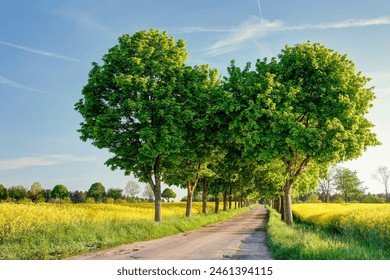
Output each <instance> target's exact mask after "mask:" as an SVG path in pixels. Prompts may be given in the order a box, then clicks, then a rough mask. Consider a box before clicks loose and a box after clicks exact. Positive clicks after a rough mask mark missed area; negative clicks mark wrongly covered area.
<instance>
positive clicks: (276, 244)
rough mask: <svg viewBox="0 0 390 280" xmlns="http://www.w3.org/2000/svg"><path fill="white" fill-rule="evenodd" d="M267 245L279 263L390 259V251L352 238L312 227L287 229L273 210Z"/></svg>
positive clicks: (270, 215) (300, 225) (295, 225)
mask: <svg viewBox="0 0 390 280" xmlns="http://www.w3.org/2000/svg"><path fill="white" fill-rule="evenodd" d="M269 210H270V213H269V222H268V225H267V245H268V247H269V250H270V253H271V255H272V257H273V258H274V259H279V260H389V259H390V252H389V251H388V250H384V249H383V248H380V247H378V246H376V245H375V244H369V243H367V242H364V241H361V240H358V239H355V238H353V237H351V236H343V235H340V234H334V233H332V232H330V231H326V230H324V229H321V228H319V227H316V226H313V225H306V224H299V223H295V224H294V225H293V226H287V225H286V224H285V223H284V222H283V221H281V219H280V215H279V214H278V213H277V212H276V211H275V210H273V209H270V208H269Z"/></svg>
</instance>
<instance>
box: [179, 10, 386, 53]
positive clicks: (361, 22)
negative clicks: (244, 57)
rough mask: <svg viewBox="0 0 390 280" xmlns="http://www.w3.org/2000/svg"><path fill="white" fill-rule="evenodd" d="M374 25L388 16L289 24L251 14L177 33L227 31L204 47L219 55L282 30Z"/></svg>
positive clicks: (384, 23) (382, 23) (380, 23)
mask: <svg viewBox="0 0 390 280" xmlns="http://www.w3.org/2000/svg"><path fill="white" fill-rule="evenodd" d="M375 25H390V17H389V16H387V17H377V18H371V19H347V20H344V21H339V22H331V23H320V24H302V25H289V24H286V23H284V22H282V21H269V20H265V19H264V20H260V18H258V17H255V16H251V17H249V19H247V20H246V21H244V22H243V23H241V24H240V25H239V26H238V27H234V28H227V29H223V28H204V27H188V28H183V29H181V30H180V31H177V33H200V32H209V33H212V32H214V33H227V34H228V35H227V36H225V38H222V39H221V40H219V41H217V42H216V43H214V44H212V45H211V46H210V47H208V48H207V49H206V51H207V54H208V55H210V56H216V55H221V54H225V53H229V52H232V51H234V50H237V49H238V48H241V47H242V46H244V45H245V44H247V43H248V42H250V41H251V40H253V39H259V38H262V37H265V36H267V35H269V34H271V33H274V32H283V31H303V30H316V29H318V30H326V29H342V28H355V27H367V26H375Z"/></svg>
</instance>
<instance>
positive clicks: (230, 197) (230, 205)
mask: <svg viewBox="0 0 390 280" xmlns="http://www.w3.org/2000/svg"><path fill="white" fill-rule="evenodd" d="M232 192H233V189H232V187H230V188H229V209H232V199H233V196H232Z"/></svg>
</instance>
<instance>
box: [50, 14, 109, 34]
mask: <svg viewBox="0 0 390 280" xmlns="http://www.w3.org/2000/svg"><path fill="white" fill-rule="evenodd" d="M54 14H56V15H58V16H61V17H63V18H65V19H67V20H69V21H72V22H74V23H76V24H78V25H79V26H80V27H82V28H85V29H93V30H96V31H99V32H102V33H110V31H109V28H108V27H107V26H106V25H104V24H102V23H101V22H99V21H98V20H97V19H96V18H94V17H93V16H92V15H91V14H90V13H89V12H86V11H82V10H75V9H69V8H61V9H58V10H55V11H54Z"/></svg>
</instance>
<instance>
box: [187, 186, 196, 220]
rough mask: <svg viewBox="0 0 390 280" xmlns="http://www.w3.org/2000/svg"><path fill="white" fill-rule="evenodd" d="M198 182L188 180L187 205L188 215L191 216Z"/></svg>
mask: <svg viewBox="0 0 390 280" xmlns="http://www.w3.org/2000/svg"><path fill="white" fill-rule="evenodd" d="M197 183H198V182H197V181H196V182H189V181H187V183H186V185H187V205H186V217H188V218H190V217H191V215H192V198H193V196H194V191H195V187H196V184H197Z"/></svg>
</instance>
